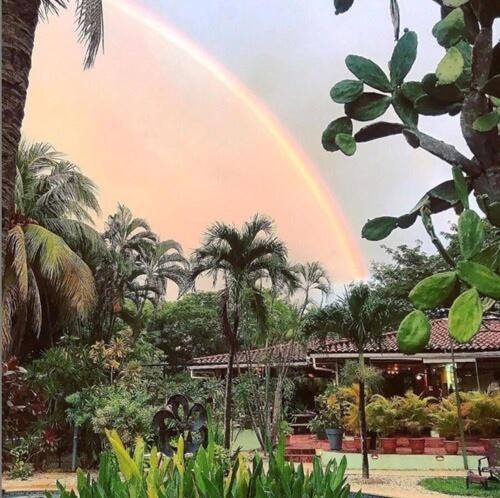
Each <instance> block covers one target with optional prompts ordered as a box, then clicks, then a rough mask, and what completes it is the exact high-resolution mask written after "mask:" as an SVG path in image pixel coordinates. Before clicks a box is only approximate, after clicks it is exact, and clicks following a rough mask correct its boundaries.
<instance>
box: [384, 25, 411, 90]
mask: <svg viewBox="0 0 500 498" xmlns="http://www.w3.org/2000/svg"><path fill="white" fill-rule="evenodd" d="M417 45H418V41H417V34H416V33H415V32H414V31H407V32H406V33H405V34H404V35H403V36H402V37H401V38H400V39H399V41H398V42H397V43H396V46H395V47H394V51H393V52H392V57H391V60H390V62H389V72H390V76H391V82H392V84H393V85H396V86H399V85H401V83H403V80H404V79H405V77H406V75H407V74H408V73H409V71H410V69H411V68H412V66H413V63H414V62H415V59H416V57H417Z"/></svg>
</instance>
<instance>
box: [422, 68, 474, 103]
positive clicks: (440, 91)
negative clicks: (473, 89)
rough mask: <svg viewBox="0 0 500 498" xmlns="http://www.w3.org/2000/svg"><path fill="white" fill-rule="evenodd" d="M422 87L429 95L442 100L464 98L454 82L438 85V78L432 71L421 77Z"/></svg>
mask: <svg viewBox="0 0 500 498" xmlns="http://www.w3.org/2000/svg"><path fill="white" fill-rule="evenodd" d="M422 87H423V89H424V91H425V92H426V93H428V94H429V95H430V96H431V97H434V98H435V99H437V100H440V101H443V102H447V103H453V102H461V101H462V100H463V99H464V95H463V93H462V92H461V90H460V88H458V86H457V85H456V84H455V83H452V84H450V85H438V79H437V76H436V75H435V74H434V73H430V74H426V75H425V76H424V77H423V79H422Z"/></svg>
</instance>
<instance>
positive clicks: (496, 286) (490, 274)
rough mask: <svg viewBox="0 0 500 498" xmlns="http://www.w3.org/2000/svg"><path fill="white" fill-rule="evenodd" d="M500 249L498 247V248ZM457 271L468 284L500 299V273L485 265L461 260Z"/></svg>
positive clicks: (493, 297)
mask: <svg viewBox="0 0 500 498" xmlns="http://www.w3.org/2000/svg"><path fill="white" fill-rule="evenodd" d="M497 251H498V249H497ZM457 273H458V275H459V277H460V279H461V280H463V281H464V282H465V283H466V284H468V285H470V286H473V287H475V288H477V290H478V291H479V292H481V293H482V294H484V295H485V296H488V297H491V298H492V299H500V275H499V274H498V270H497V271H493V270H491V269H490V268H488V267H487V266H485V265H482V264H480V263H474V262H472V261H460V262H459V263H458V264H457Z"/></svg>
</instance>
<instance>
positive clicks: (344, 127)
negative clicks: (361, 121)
mask: <svg viewBox="0 0 500 498" xmlns="http://www.w3.org/2000/svg"><path fill="white" fill-rule="evenodd" d="M339 133H344V134H347V135H351V134H352V121H351V120H350V119H349V118H347V117H342V118H338V119H335V120H334V121H332V122H331V123H330V124H329V125H328V127H327V128H326V130H325V131H324V132H323V136H322V137H321V143H322V144H323V147H324V148H325V149H326V150H329V151H331V152H334V151H336V150H339V147H338V145H337V143H336V141H335V138H336V136H337V135H338V134H339Z"/></svg>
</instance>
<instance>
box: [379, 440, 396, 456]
mask: <svg viewBox="0 0 500 498" xmlns="http://www.w3.org/2000/svg"><path fill="white" fill-rule="evenodd" d="M397 441H398V440H397V439H396V438H395V437H381V438H380V448H381V449H382V453H396V446H397V444H396V443H397Z"/></svg>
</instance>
